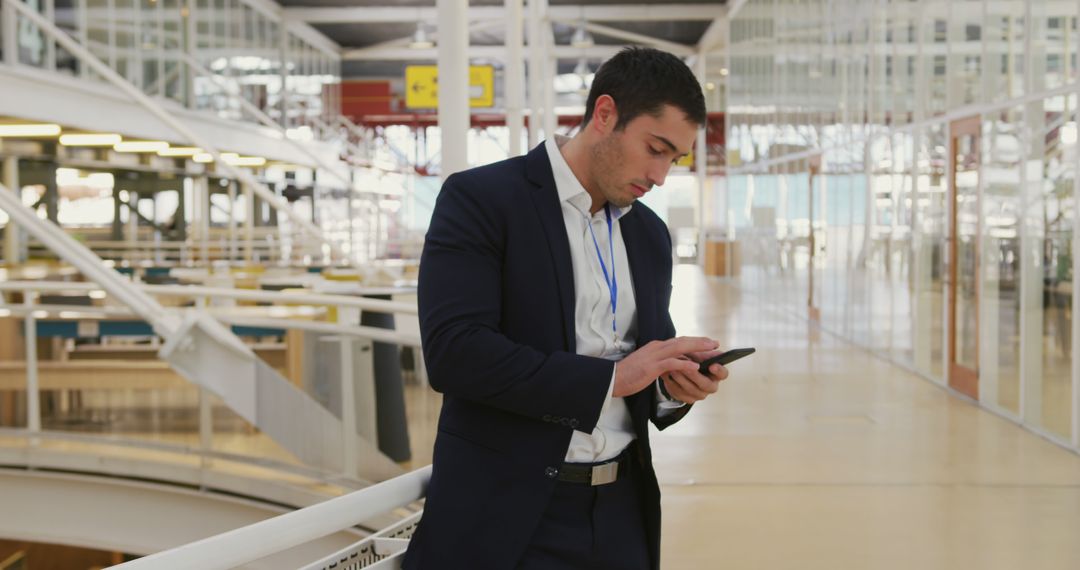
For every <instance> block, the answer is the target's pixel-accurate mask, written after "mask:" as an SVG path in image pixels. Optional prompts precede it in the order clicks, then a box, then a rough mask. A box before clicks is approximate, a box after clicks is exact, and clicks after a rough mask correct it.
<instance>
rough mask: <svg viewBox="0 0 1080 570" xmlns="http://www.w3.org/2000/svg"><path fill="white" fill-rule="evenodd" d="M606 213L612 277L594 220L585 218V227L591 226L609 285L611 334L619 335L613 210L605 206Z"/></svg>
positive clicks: (594, 242) (606, 283) (593, 240)
mask: <svg viewBox="0 0 1080 570" xmlns="http://www.w3.org/2000/svg"><path fill="white" fill-rule="evenodd" d="M604 213H605V214H607V233H608V248H609V249H610V250H611V276H610V277H609V276H608V270H607V265H605V264H604V256H603V255H602V254H601V253H600V243H599V242H597V241H596V232H595V231H593V228H592V220H590V219H589V217H588V216H586V217H585V225H587V226H589V233H590V234H592V242H593V245H594V246H595V247H596V258H597V259H599V260H600V270H601V271H603V272H604V284H605V285H607V288H608V293H610V294H611V332H613V333H615V334H616V335H618V331H617V330H616V329H615V309H616V308H618V306H619V283H618V281H616V279H615V240H614V239H612V233H613V232H612V229H611V227H612V226H611V210H610V209H608V205H607V204H604Z"/></svg>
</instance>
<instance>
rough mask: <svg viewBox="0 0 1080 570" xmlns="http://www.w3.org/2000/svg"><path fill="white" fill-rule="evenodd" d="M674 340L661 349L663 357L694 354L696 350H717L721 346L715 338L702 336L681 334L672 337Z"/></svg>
mask: <svg viewBox="0 0 1080 570" xmlns="http://www.w3.org/2000/svg"><path fill="white" fill-rule="evenodd" d="M672 341H674V342H671V343H670V344H667V345H665V346H663V347H662V348H661V349H660V352H661V356H662V357H663V358H670V357H672V356H682V355H685V354H693V353H695V352H706V351H709V350H715V349H716V348H717V346H719V345H718V343H717V342H716V341H715V340H713V339H711V338H705V337H700V336H680V337H678V338H674V339H672Z"/></svg>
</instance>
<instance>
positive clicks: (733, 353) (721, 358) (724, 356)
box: [698, 348, 755, 374]
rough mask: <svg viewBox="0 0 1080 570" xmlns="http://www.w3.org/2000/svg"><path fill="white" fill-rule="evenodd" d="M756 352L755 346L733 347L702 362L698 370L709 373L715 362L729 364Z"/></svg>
mask: <svg viewBox="0 0 1080 570" xmlns="http://www.w3.org/2000/svg"><path fill="white" fill-rule="evenodd" d="M754 352H755V350H754V349H753V348H733V349H731V350H729V351H727V352H724V353H721V354H717V355H716V356H714V357H712V358H710V359H708V360H706V361H705V362H702V363H701V366H699V367H698V372H700V373H702V374H707V373H708V372H709V367H710V366H712V365H713V364H721V365H727V364H730V363H732V362H735V361H736V360H738V359H740V358H742V357H744V356H750V355H751V354H754Z"/></svg>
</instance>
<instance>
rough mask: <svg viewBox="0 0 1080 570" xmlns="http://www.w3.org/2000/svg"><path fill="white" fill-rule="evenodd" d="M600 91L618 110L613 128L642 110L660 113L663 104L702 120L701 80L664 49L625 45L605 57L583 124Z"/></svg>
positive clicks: (589, 115)
mask: <svg viewBox="0 0 1080 570" xmlns="http://www.w3.org/2000/svg"><path fill="white" fill-rule="evenodd" d="M601 95H610V96H611V98H612V99H614V100H615V108H616V109H617V110H618V112H619V121H618V123H616V124H615V128H616V129H621V128H623V127H625V126H626V124H627V123H629V122H630V121H632V120H634V119H635V118H637V117H639V116H641V115H644V114H650V115H654V116H656V115H659V114H660V113H661V111H662V109H663V107H664V105H671V106H673V107H675V108H677V109H679V110H681V111H682V112H683V113H685V114H686V118H687V119H688V120H690V121H692V122H694V123H695V124H697V125H704V124H705V120H706V113H705V95H703V94H702V92H701V83H699V82H698V80H697V78H696V77H694V73H693V72H692V71H690V68H689V67H687V66H686V64H685V63H683V61H682V60H681V59H679V58H678V57H676V56H674V55H671V54H670V53H667V52H664V51H660V50H656V49H652V48H643V47H628V48H626V49H623V50H622V51H620V52H619V53H617V54H615V57H612V58H611V59H609V60H607V61H605V62H604V64H603V65H601V66H600V69H599V70H598V71H597V72H596V75H595V76H594V77H593V82H592V88H591V89H589V99H588V100H587V101H586V102H585V120H584V121H583V123H584V124H588V122H589V120H591V119H592V115H593V110H594V109H595V108H596V100H597V98H599V97H600V96H601Z"/></svg>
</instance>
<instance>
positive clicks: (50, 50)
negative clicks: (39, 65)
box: [38, 0, 56, 71]
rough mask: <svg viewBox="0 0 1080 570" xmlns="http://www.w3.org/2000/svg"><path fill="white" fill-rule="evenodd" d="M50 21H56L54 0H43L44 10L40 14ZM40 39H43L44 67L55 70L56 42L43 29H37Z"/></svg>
mask: <svg viewBox="0 0 1080 570" xmlns="http://www.w3.org/2000/svg"><path fill="white" fill-rule="evenodd" d="M42 15H43V16H45V19H47V20H48V21H50V22H54V23H55V22H56V2H55V0H45V10H44V13H43V14H42ZM38 33H39V34H41V39H42V40H44V41H45V69H47V70H49V71H56V42H55V41H53V40H52V39H51V38H49V36H47V35H45V32H44V31H39V32H38Z"/></svg>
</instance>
